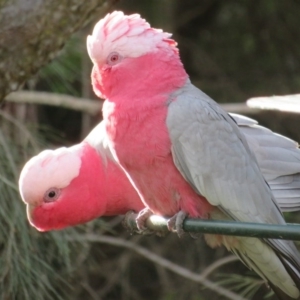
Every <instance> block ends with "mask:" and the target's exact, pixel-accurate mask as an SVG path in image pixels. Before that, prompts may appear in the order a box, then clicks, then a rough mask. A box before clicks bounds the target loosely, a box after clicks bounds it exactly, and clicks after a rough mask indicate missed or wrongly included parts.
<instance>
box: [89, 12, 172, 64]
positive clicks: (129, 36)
mask: <svg viewBox="0 0 300 300" xmlns="http://www.w3.org/2000/svg"><path fill="white" fill-rule="evenodd" d="M170 37H171V34H170V33H166V32H163V31H162V30H161V29H155V28H151V27H150V25H149V23H148V22H147V21H146V20H145V19H143V18H141V17H140V15H138V14H133V15H129V16H126V15H124V13H123V12H121V11H115V12H113V13H111V14H108V15H106V17H105V18H103V19H102V20H100V21H99V22H98V23H97V24H96V25H95V27H94V30H93V34H92V35H90V36H88V38H87V49H88V53H89V56H90V57H91V59H92V60H93V61H97V62H98V63H99V62H100V63H104V62H105V60H106V58H107V56H108V55H109V54H110V53H111V52H114V51H115V52H119V53H120V54H121V55H122V56H124V57H139V56H141V55H144V54H146V53H148V52H152V51H154V50H155V49H157V48H160V47H171V48H172V49H173V50H174V49H176V42H175V41H173V40H171V39H170Z"/></svg>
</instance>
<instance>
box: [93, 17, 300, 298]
mask: <svg viewBox="0 0 300 300" xmlns="http://www.w3.org/2000/svg"><path fill="white" fill-rule="evenodd" d="M87 48H88V53H89V55H90V57H91V59H92V61H93V63H94V67H93V71H92V84H93V88H94V91H95V93H96V94H97V95H98V96H99V97H102V98H105V99H106V100H105V102H104V105H103V119H104V122H105V128H106V133H107V137H108V145H109V147H110V149H111V151H112V154H113V155H114V157H115V158H116V160H117V162H118V163H119V164H120V165H121V167H122V168H123V170H124V171H125V172H126V175H127V176H128V178H129V180H130V181H131V183H132V184H133V186H134V187H135V189H136V190H137V192H138V194H139V196H140V197H141V199H142V201H143V203H144V204H145V206H146V207H147V210H144V212H143V213H142V214H140V216H139V218H138V220H137V223H138V225H139V226H141V225H142V224H143V221H144V219H145V216H147V215H149V212H152V213H155V214H158V215H162V216H165V217H173V216H176V215H177V216H178V218H177V220H180V218H179V217H181V218H182V216H185V215H189V216H190V217H193V218H209V219H233V220H237V221H245V222H257V223H270V224H285V221H284V218H283V216H282V214H281V211H280V209H279V207H278V205H277V203H276V200H275V197H274V195H273V193H272V191H271V189H270V187H269V186H268V184H267V183H266V181H265V179H264V178H263V175H262V173H261V171H260V169H259V167H258V164H257V161H256V159H255V157H254V154H253V152H252V151H251V150H250V149H249V146H248V143H247V141H246V139H245V136H244V135H243V134H242V133H241V131H240V130H239V128H238V126H237V124H236V122H235V121H234V120H233V119H232V118H231V117H230V116H229V115H228V114H227V113H226V112H225V111H223V109H222V108H221V107H220V106H219V105H218V104H217V103H216V102H215V101H213V100H212V99H211V98H210V97H209V96H207V95H206V94H205V93H203V92H202V91H201V90H199V89H198V88H196V87H195V86H193V85H192V84H191V82H190V80H189V78H188V75H187V73H186V72H185V70H184V68H183V65H182V63H181V60H180V57H179V51H178V49H177V47H176V42H175V41H174V40H172V39H171V35H170V34H168V33H165V32H163V31H162V30H159V29H154V28H151V27H150V25H149V24H148V23H147V22H146V21H145V20H144V19H142V18H141V17H140V16H139V15H138V14H134V15H130V16H126V15H124V14H123V13H122V12H114V13H111V14H108V15H107V16H106V17H105V18H104V19H102V20H100V21H99V22H98V23H97V24H96V25H95V28H94V30H93V33H92V35H91V36H88V39H87ZM172 220H174V217H173V218H172ZM178 224H179V223H178V222H177V221H176V228H177V229H178V228H179V226H177V225H178ZM206 241H207V243H208V244H209V245H210V246H211V247H216V246H219V245H221V244H223V245H225V246H226V248H227V249H228V250H231V251H232V252H233V253H235V254H237V255H238V256H239V258H240V259H241V260H242V261H243V262H244V264H245V265H247V266H248V267H249V268H252V269H253V270H255V271H256V272H257V273H258V274H259V275H260V276H261V277H262V278H264V279H266V280H268V281H269V283H270V285H271V286H272V287H273V288H274V290H275V291H280V293H283V294H285V296H287V297H292V298H298V297H299V294H300V293H299V287H300V280H299V279H300V278H299V276H300V275H299V271H300V255H299V253H298V251H297V249H296V247H295V245H294V244H293V243H292V242H289V241H283V240H274V239H265V240H262V239H258V238H249V237H228V236H217V235H206ZM278 293H279V292H278Z"/></svg>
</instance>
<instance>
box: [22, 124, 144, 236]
mask: <svg viewBox="0 0 300 300" xmlns="http://www.w3.org/2000/svg"><path fill="white" fill-rule="evenodd" d="M103 125H104V124H103V123H100V124H99V125H98V126H97V127H96V128H95V129H94V130H93V131H92V132H91V133H90V134H89V135H88V136H87V138H86V139H85V140H84V141H83V142H82V143H80V144H78V145H75V146H72V147H69V148H59V149H57V150H44V151H42V152H41V153H39V154H38V155H37V156H34V157H33V158H31V159H30V160H29V161H28V162H27V163H26V165H25V166H24V168H23V169H22V172H21V174H20V179H19V190H20V194H21V197H22V199H23V201H24V202H25V203H26V205H27V217H28V220H29V222H30V223H31V225H32V226H34V227H36V228H37V229H38V230H39V231H48V230H55V229H62V228H65V227H67V226H73V225H78V224H81V223H85V222H88V221H90V220H93V219H95V218H97V217H100V216H114V215H119V214H125V213H126V212H127V211H129V210H135V211H137V212H138V211H140V210H141V209H143V208H144V205H143V203H142V202H141V200H140V198H139V197H138V195H137V193H136V192H135V190H134V189H133V187H132V186H131V185H130V183H129V181H128V180H127V178H126V175H125V174H124V172H122V171H121V169H120V167H119V166H118V165H117V164H116V163H115V162H114V160H113V158H112V156H111V153H110V151H109V149H108V148H107V144H106V142H105V134H104V133H105V132H104V127H103Z"/></svg>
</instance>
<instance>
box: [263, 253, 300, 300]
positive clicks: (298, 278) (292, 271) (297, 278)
mask: <svg viewBox="0 0 300 300" xmlns="http://www.w3.org/2000/svg"><path fill="white" fill-rule="evenodd" d="M278 257H279V259H280V260H281V262H282V264H283V266H284V268H285V269H286V271H287V272H288V273H289V275H290V276H291V277H292V279H293V281H294V283H295V285H296V287H297V288H298V290H299V291H300V274H299V271H298V270H297V269H296V267H295V266H293V264H292V262H290V261H289V260H288V259H287V258H285V257H283V256H282V255H280V254H278ZM268 283H269V285H270V287H271V288H272V290H273V291H274V293H275V294H276V296H277V297H278V299H280V300H295V298H291V297H290V296H288V295H287V294H286V293H284V292H283V291H282V290H281V289H279V288H278V287H276V286H274V285H273V284H272V283H271V282H268ZM296 300H300V297H298V298H297V299H296Z"/></svg>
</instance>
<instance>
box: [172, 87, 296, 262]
mask: <svg viewBox="0 0 300 300" xmlns="http://www.w3.org/2000/svg"><path fill="white" fill-rule="evenodd" d="M172 98H173V99H174V101H172V102H170V104H169V107H168V115H167V127H168V130H169V134H170V139H171V143H172V155H173V159H174V163H175V165H176V167H177V168H178V170H179V171H180V173H181V174H182V176H183V177H184V178H185V179H186V180H187V181H188V182H189V183H190V184H191V186H192V187H193V188H194V189H195V191H196V192H197V193H199V194H201V195H203V196H204V197H205V198H206V199H207V201H208V202H209V203H211V204H212V205H214V206H218V207H219V208H220V209H221V210H222V211H223V212H225V213H226V214H227V215H228V216H230V217H231V218H233V219H234V220H238V221H242V222H257V223H270V224H285V221H284V219H283V217H282V214H281V211H280V209H279V207H278V205H277V202H276V201H275V199H274V196H273V194H272V192H271V190H270V188H269V186H268V184H267V183H266V181H265V180H264V178H263V176H262V174H261V172H260V169H259V167H258V165H257V162H256V159H255V157H254V155H253V154H252V152H251V151H250V149H249V146H248V144H247V142H246V139H245V137H244V135H243V134H242V133H241V132H240V130H239V128H238V126H237V125H236V123H235V122H234V121H233V119H232V118H231V117H230V116H229V115H228V114H227V113H226V112H224V111H223V110H222V109H221V108H220V106H219V105H217V104H216V103H215V102H214V101H213V100H212V99H210V98H209V97H208V96H207V95H206V94H204V93H203V92H202V91H200V90H199V89H197V88H196V87H194V86H193V85H191V84H189V83H187V85H186V86H185V87H183V88H182V89H181V90H179V91H178V92H177V93H174V95H172ZM268 243H269V244H270V245H272V247H274V249H276V251H279V252H281V253H282V254H283V255H284V256H286V257H288V258H289V259H291V260H292V261H293V262H295V263H296V264H297V266H300V259H299V255H298V252H297V250H296V248H295V246H294V245H293V243H290V242H288V241H282V240H268Z"/></svg>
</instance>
